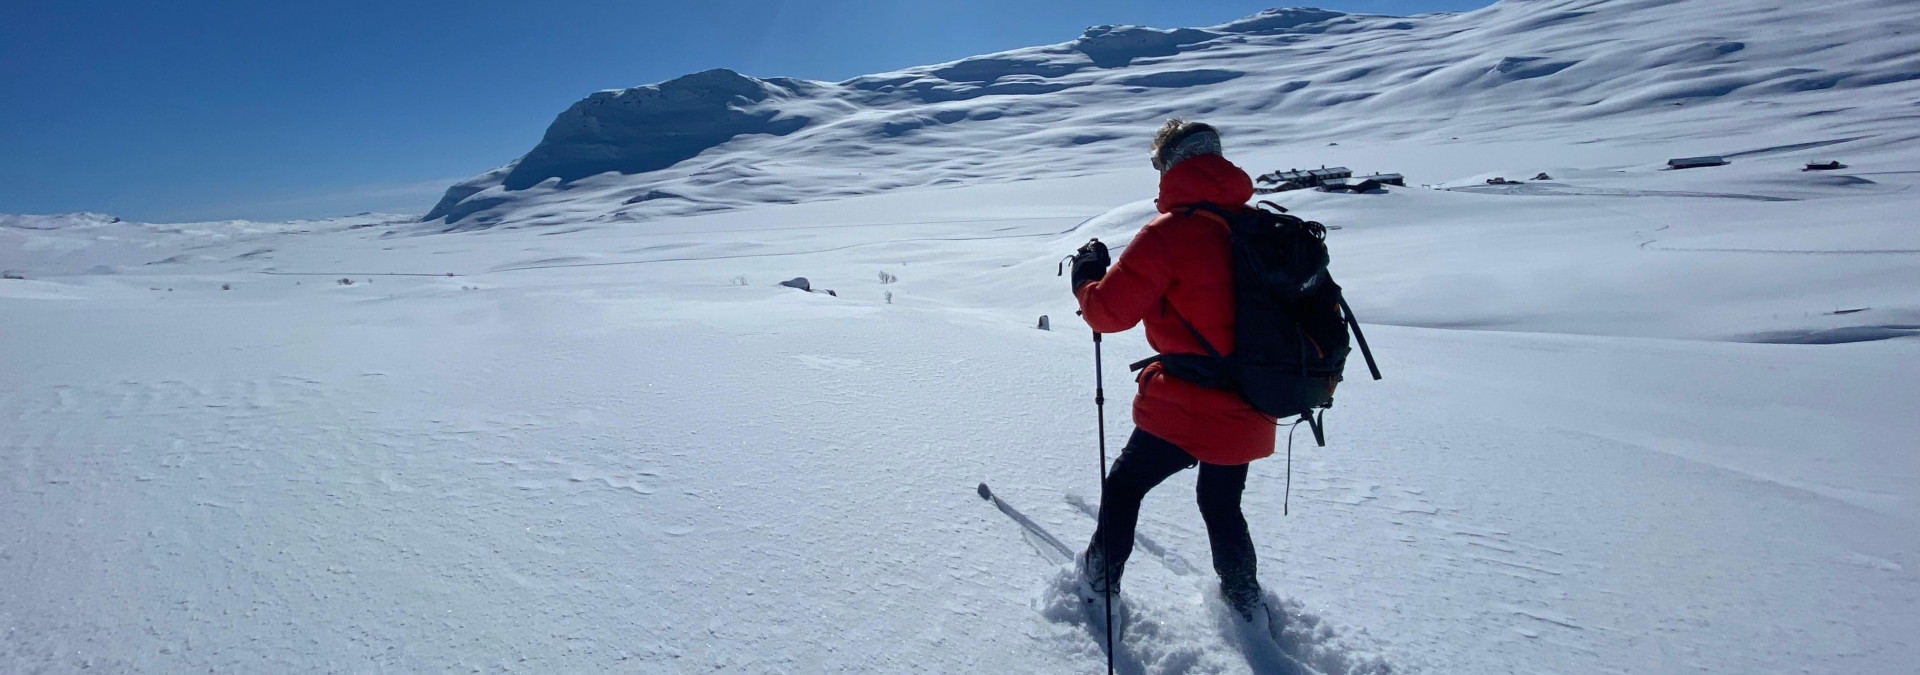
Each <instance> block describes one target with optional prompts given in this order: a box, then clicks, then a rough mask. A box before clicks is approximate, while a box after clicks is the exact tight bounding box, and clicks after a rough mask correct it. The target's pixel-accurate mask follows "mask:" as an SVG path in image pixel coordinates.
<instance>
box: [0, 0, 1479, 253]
mask: <svg viewBox="0 0 1920 675" xmlns="http://www.w3.org/2000/svg"><path fill="white" fill-rule="evenodd" d="M1273 4H1274V3H1272V2H1270V1H1266V2H1263V1H1258V0H1254V1H1238V0H1223V1H1219V2H1169V1H1167V0H1158V1H1152V2H1149V1H1145V0H1106V1H1101V0H1074V1H1069V2H1054V3H1042V2H1033V1H1032V0H1025V1H1021V0H975V1H971V2H963V3H959V2H957V3H913V2H902V3H892V2H822V1H816V0H790V1H786V2H781V1H778V0H701V1H699V2H606V1H587V2H568V3H564V4H562V3H527V2H507V1H503V0H473V1H471V2H459V3H455V2H444V3H441V2H431V3H430V2H421V3H389V2H363V1H360V0H339V1H336V2H327V3H273V2H257V1H249V2H216V1H188V2H181V3H147V2H135V1H131V0H123V1H115V2H102V1H95V0H24V2H20V0H16V2H15V3H10V6H9V8H8V9H6V10H4V14H3V15H0V102H4V103H0V212H5V213H57V212H66V211H97V212H103V213H111V214H114V215H118V216H121V217H124V218H128V219H132V220H145V221H153V222H173V221H187V220H212V219H222V218H247V219H256V220H275V219H287V218H306V217H321V216H329V215H346V214H351V213H356V212H360V211H369V210H376V211H391V212H398V213H422V212H425V211H426V209H427V208H428V207H430V206H432V204H433V202H434V200H435V199H437V198H438V197H439V195H440V192H441V191H442V190H443V189H445V187H446V186H447V185H448V184H449V183H452V182H454V181H457V180H461V179H464V178H467V177H470V176H472V175H474V174H478V173H480V172H482V171H485V170H487V169H490V168H493V167H496V166H499V165H501V164H504V163H506V162H508V161H511V160H512V159H513V158H515V157H517V156H519V155H520V154H522V153H524V152H526V150H527V149H529V148H531V147H532V146H533V144H534V143H535V142H537V141H539V139H540V135H541V133H543V132H544V131H545V130H546V127H547V124H548V123H549V122H551V121H552V120H553V117H554V116H555V115H557V114H559V112H560V111H561V110H564V109H565V108H566V107H567V106H568V105H570V104H572V103H573V102H574V101H576V100H578V99H580V98H581V97H583V96H586V95H587V94H589V93H592V92H594V91H597V90H601V89H612V88H621V87H631V86H637V85H642V84H649V83H653V82H658V81H661V80H666V79H671V78H674V77H677V76H679V75H683V74H686V73H691V72H697V71H700V70H706V69H709V68H731V69H733V70H737V71H739V72H742V73H745V74H748V75H755V76H763V77H764V76H788V77H802V78H810V79H820V80H841V79H846V78H848V77H853V76H856V75H862V74H866V73H872V72H881V71H887V70H894V69H898V68H904V67H908V66H914V65H921V64H928V63H939V62H943V61H951V60H954V59H958V58H964V57H967V56H972V55H975V54H983V53H988V52H994V51H1000V50H1004V49H1012V48H1017V47H1026V46H1032V45H1039V44H1049V43H1055V42H1064V41H1067V40H1070V39H1072V38H1073V37H1075V36H1077V35H1078V34H1079V32H1080V31H1081V30H1083V29H1085V28H1086V27H1087V26H1090V25H1096V24H1109V23H1110V24H1120V23H1131V24H1142V25H1151V26H1160V27H1175V26H1203V25H1210V24H1215V23H1220V22H1222V21H1226V20H1230V19H1234V18H1238V17H1241V16H1246V15H1248V14H1252V13H1254V12H1257V11H1259V10H1261V9H1264V8H1266V7H1269V6H1273ZM1313 4H1316V5H1318V6H1321V7H1325V8H1327V9H1336V10H1341V11H1348V12H1362V13H1374V14H1399V15H1405V14H1416V13H1420V12H1429V11H1457V10H1465V9H1474V8H1478V7H1481V6H1485V5H1487V4H1490V0H1345V1H1339V0H1322V1H1321V2H1318V3H1313ZM399 5H405V6H399Z"/></svg>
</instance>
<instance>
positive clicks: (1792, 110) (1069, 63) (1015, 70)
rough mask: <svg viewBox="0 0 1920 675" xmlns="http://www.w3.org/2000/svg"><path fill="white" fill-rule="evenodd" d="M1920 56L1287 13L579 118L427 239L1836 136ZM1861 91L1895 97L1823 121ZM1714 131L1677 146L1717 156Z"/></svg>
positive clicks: (1086, 38) (1538, 0) (1507, 5)
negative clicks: (954, 189) (816, 204)
mask: <svg viewBox="0 0 1920 675" xmlns="http://www.w3.org/2000/svg"><path fill="white" fill-rule="evenodd" d="M1816 12H1817V13H1818V14H1819V16H1821V17H1822V18H1825V19H1829V21H1827V24H1828V25H1831V26H1833V29H1832V30H1830V31H1829V32H1828V33H1827V34H1825V35H1822V36H1798V37H1797V39H1780V35H1781V33H1780V31H1782V30H1786V29H1790V28H1791V27H1792V26H1794V25H1796V23H1797V22H1799V21H1801V20H1802V19H1805V18H1807V16H1808V15H1809V14H1810V13H1816ZM1833 17H1846V18H1847V20H1846V21H1838V20H1831V19H1832V18H1833ZM1914 35H1920V10H1916V8H1915V7H1914V6H1912V3H1901V2H1898V1H1897V0H1844V1H1842V2H1839V3H1834V4H1833V5H1828V6H1822V7H1820V8H1810V7H1806V6H1803V5H1796V4H1793V3H1786V2H1779V3H1743V4H1742V5H1741V6H1739V7H1737V8H1734V9H1731V10H1729V9H1728V8H1727V7H1725V6H1724V5H1723V4H1721V5H1716V4H1715V3H1710V2H1706V1H1705V0H1677V1H1669V0H1597V1H1596V0H1504V1H1503V2H1499V3H1496V4H1494V5H1492V6H1489V7H1487V8H1484V9H1481V10H1475V11H1472V12H1464V13H1440V14H1425V15H1419V16H1414V17H1389V16H1374V15H1359V14H1344V13H1340V12H1332V11H1328V10H1319V9H1308V8H1290V9H1276V10H1266V11H1263V12H1260V13H1257V14H1254V15H1252V16H1249V17H1245V18H1242V19H1238V20H1235V21H1230V22H1227V23H1223V24H1219V25H1216V26H1209V27H1203V28H1174V29H1162V28H1150V27H1143V26H1095V27H1092V28H1089V29H1088V30H1087V31H1086V32H1084V33H1083V34H1082V35H1081V36H1079V37H1078V38H1076V39H1074V40H1071V41H1067V42H1062V43H1056V44H1052V45H1042V46H1037V47H1028V48H1023V49H1015V50H1008V51H1003V52H997V53H993V54H985V55H980V56H975V57H970V58H966V59H960V60H956V61H951V62H947V63H941V64H931V65H926V66H916V67H912V68H905V69H901V70H897V71H891V72H887V73H876V74H872V75H864V76H860V77H855V78H850V79H847V80H843V81H840V82H822V81H813V80H800V79H793V78H764V79H763V78H754V77H749V76H746V75H741V74H739V73H735V72H733V71H730V70H725V69H715V70H709V71H703V72H701V73H695V74H692V75H688V76H683V77H681V78H676V79H673V80H668V81H666V82H662V83H657V84H652V85H645V86H641V87H633V88H628V89H619V90H607V91H602V92H597V93H595V94H592V95H590V96H588V97H586V98H585V99H582V100H581V101H580V102H577V103H575V104H574V105H573V106H570V107H569V108H568V110H567V111H565V112H563V113H562V114H561V115H560V116H558V117H557V118H556V119H555V121H554V123H553V125H551V126H550V127H549V129H548V131H547V134H546V136H545V137H543V139H542V141H541V142H540V143H539V144H538V145H536V146H535V147H534V148H533V149H531V150H530V151H529V152H528V153H527V155H525V156H523V157H521V158H520V159H518V160H515V161H514V162H512V163H510V164H508V165H507V166H505V167H502V168H500V169H495V170H493V171H489V172H486V173H483V174H481V175H480V176H477V177H475V178H473V179H470V180H467V181H463V182H461V183H458V184H456V185H454V186H451V187H450V188H449V189H448V191H447V193H446V195H445V196H444V197H443V198H442V199H441V201H440V202H439V203H438V204H436V205H435V206H434V208H433V210H432V211H430V212H429V213H428V214H427V215H426V216H425V217H424V218H423V221H425V222H428V223H438V224H439V225H440V226H441V228H440V229H447V230H461V229H481V228H486V227H494V226H499V225H511V226H522V225H544V224H558V223H562V222H578V221H581V220H587V221H591V222H619V221H644V220H647V219H649V218H654V217H662V216H671V215H687V214H690V213H698V212H704V211H712V210H721V209H728V208H734V207H739V206H744V205H750V204H763V203H790V202H796V201H805V200H812V199H820V198H831V197H836V196H849V195H853V194H866V193H871V192H876V191H882V190H889V189H896V188H900V187H912V186H937V185H944V184H957V183H963V182H971V181H977V180H1017V179H1019V178H1020V177H1021V176H1030V175H1035V174H1034V171H1036V170H1043V171H1045V172H1047V173H1058V172H1065V173H1068V174H1073V173H1088V172H1096V171H1100V170H1102V169H1103V168H1105V167H1106V166H1109V165H1110V164H1111V162H1112V161H1114V160H1115V159H1120V158H1124V156H1125V155H1127V154H1130V153H1138V152H1141V151H1142V148H1141V147H1139V146H1140V145H1141V141H1140V138H1141V136H1142V135H1143V134H1144V133H1145V131H1146V130H1148V129H1150V128H1151V126H1152V125H1153V124H1155V123H1157V122H1158V120H1159V119H1162V118H1164V117H1168V116H1176V115H1186V116H1201V117H1206V118H1208V119H1209V120H1211V121H1215V122H1216V123H1217V124H1219V125H1221V126H1223V128H1225V129H1227V130H1228V133H1229V134H1230V135H1233V137H1234V141H1233V142H1234V143H1235V144H1236V145H1237V146H1238V147H1270V146H1275V145H1281V144H1298V143H1302V142H1321V143H1322V144H1324V141H1325V140H1327V139H1342V138H1346V137H1350V136H1360V137H1368V138H1387V139H1391V138H1406V137H1411V136H1417V135H1423V134H1424V135H1432V136H1436V137H1437V136H1438V135H1439V134H1441V133H1445V134H1448V135H1450V136H1458V135H1462V134H1494V135H1502V136H1512V135H1515V134H1522V135H1524V134H1553V133H1564V127H1566V126H1569V125H1582V124H1585V123H1588V122H1592V121H1596V120H1606V119H1610V118H1624V117H1635V116H1646V115H1671V114H1675V113H1676V112H1678V113H1680V114H1683V115H1686V114H1689V113H1688V109H1691V108H1697V107H1702V106H1709V107H1710V106H1722V107H1725V106H1740V105H1750V106H1771V107H1773V108H1776V109H1775V110H1770V111H1769V110H1744V111H1737V113H1736V114H1738V115H1741V116H1754V115H1761V116H1770V117H1773V118H1778V119H1781V120H1795V119H1800V118H1803V117H1805V116H1806V115H1808V114H1811V113H1822V114H1826V115H1831V116H1832V118H1831V119H1828V120H1824V121H1823V122H1822V123H1823V124H1824V126H1827V127H1830V128H1834V129H1836V132H1838V131H1840V130H1843V128H1844V127H1846V126H1848V125H1850V124H1851V125H1858V124H1859V123H1861V122H1865V121H1871V120H1874V119H1883V118H1885V117H1886V116H1887V115H1888V114H1889V113H1888V110H1889V106H1888V105H1887V103H1886V101H1888V100H1891V99H1893V98H1897V97H1901V96H1915V95H1920V87H1916V86H1915V84H1914V83H1915V81H1916V80H1920V45H1915V44H1914V43H1915V41H1916V40H1915V38H1914V37H1913V36H1914ZM1816 38H1818V39H1816ZM1827 40H1833V41H1831V42H1829V41H1827ZM1867 87H1877V88H1881V89H1885V90H1889V93H1891V94H1893V95H1892V96H1884V95H1881V96H1876V98H1878V99H1882V100H1881V102H1880V103H1879V104H1878V105H1876V106H1857V105H1855V106H1847V107H1846V108H1845V109H1836V106H1834V105H1832V101H1831V99H1834V98H1836V94H1843V93H1844V92H1847V91H1849V90H1854V89H1861V88H1867ZM1823 99H1826V100H1823ZM1895 107H1897V106H1895ZM1823 111H1826V112H1823ZM1718 117H1721V116H1720V115H1712V114H1709V115H1697V114H1695V115H1692V118H1691V119H1689V120H1688V121H1687V123H1686V124H1682V125H1679V126H1681V127H1684V128H1687V129H1690V130H1695V131H1694V132H1695V133H1701V134H1708V133H1711V132H1712V130H1713V129H1715V128H1716V127H1717V124H1716V122H1717V119H1716V118H1718ZM1629 126H1631V125H1629ZM1665 126H1673V125H1665ZM1556 127H1558V129H1556ZM1634 133H1638V132H1634V131H1633V130H1632V129H1628V130H1627V132H1626V134H1627V135H1632V134H1634ZM1642 135H1643V136H1644V134H1642ZM1618 137H1619V136H1615V138H1618ZM1642 140H1651V139H1650V138H1643V139H1642Z"/></svg>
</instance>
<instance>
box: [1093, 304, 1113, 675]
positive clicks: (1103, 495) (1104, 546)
mask: <svg viewBox="0 0 1920 675" xmlns="http://www.w3.org/2000/svg"><path fill="white" fill-rule="evenodd" d="M1104 370H1105V369H1104V368H1102V367H1101V365H1100V331H1097V330H1096V331H1094V332H1093V409H1094V414H1095V416H1096V417H1097V418H1098V420H1099V424H1100V429H1099V433H1098V436H1099V437H1100V512H1101V513H1102V514H1104V513H1106V506H1107V385H1106V379H1105V375H1104V373H1103V372H1102V371H1104ZM1098 525H1099V526H1100V532H1101V534H1100V567H1101V570H1100V578H1101V580H1102V581H1103V582H1104V583H1102V584H1101V586H1103V587H1104V588H1103V591H1104V592H1105V594H1106V600H1107V601H1106V610H1107V675H1113V547H1112V546H1110V545H1108V540H1109V538H1110V537H1111V536H1112V535H1113V533H1112V532H1110V531H1108V530H1107V524H1106V523H1104V522H1102V523H1098Z"/></svg>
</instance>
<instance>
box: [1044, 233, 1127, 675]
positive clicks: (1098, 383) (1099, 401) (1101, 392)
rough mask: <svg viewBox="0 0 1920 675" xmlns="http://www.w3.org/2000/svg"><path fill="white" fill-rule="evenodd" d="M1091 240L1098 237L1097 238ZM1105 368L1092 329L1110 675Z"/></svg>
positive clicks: (1064, 263)
mask: <svg viewBox="0 0 1920 675" xmlns="http://www.w3.org/2000/svg"><path fill="white" fill-rule="evenodd" d="M1094 241H1099V240H1097V239H1096V240H1094ZM1073 258H1074V256H1067V257H1066V258H1065V259H1063V260H1061V261H1060V264H1059V265H1057V267H1058V269H1057V270H1055V271H1054V276H1061V275H1064V274H1066V272H1067V261H1068V260H1072V259H1073ZM1074 314H1078V315H1081V316H1085V313H1084V312H1081V311H1079V310H1075V311H1074ZM1105 370H1106V369H1105V368H1103V367H1101V363H1100V331H1097V330H1096V331H1093V409H1094V415H1095V418H1096V419H1097V420H1098V422H1099V425H1100V428H1099V430H1098V433H1097V435H1098V436H1099V438H1100V515H1101V516H1102V517H1100V518H1096V520H1098V521H1099V522H1098V523H1096V525H1097V527H1098V528H1099V530H1100V576H1101V579H1102V580H1104V581H1105V583H1104V584H1103V585H1104V586H1105V587H1106V588H1105V589H1104V590H1103V591H1102V594H1103V595H1104V596H1105V597H1106V606H1105V609H1106V611H1107V675H1113V556H1112V555H1111V553H1112V549H1111V548H1110V547H1109V546H1107V537H1108V535H1110V534H1112V533H1111V532H1109V531H1108V530H1107V522H1106V520H1105V518H1104V516H1105V515H1106V511H1107V384H1106V376H1105Z"/></svg>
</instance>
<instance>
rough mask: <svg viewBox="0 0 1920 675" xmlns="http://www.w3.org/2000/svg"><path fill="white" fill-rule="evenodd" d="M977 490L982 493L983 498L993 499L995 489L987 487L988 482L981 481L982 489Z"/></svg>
mask: <svg viewBox="0 0 1920 675" xmlns="http://www.w3.org/2000/svg"><path fill="white" fill-rule="evenodd" d="M976 492H979V493H980V498H981V499H993V491H992V490H989V489H987V484H986V483H981V484H980V489H979V490H976Z"/></svg>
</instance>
